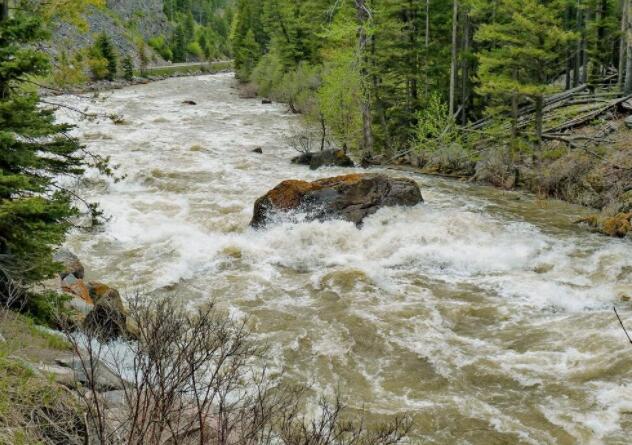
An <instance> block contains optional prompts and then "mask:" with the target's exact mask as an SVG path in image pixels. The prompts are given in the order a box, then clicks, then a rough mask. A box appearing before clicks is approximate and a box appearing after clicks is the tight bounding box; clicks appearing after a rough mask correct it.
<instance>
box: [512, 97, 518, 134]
mask: <svg viewBox="0 0 632 445" xmlns="http://www.w3.org/2000/svg"><path fill="white" fill-rule="evenodd" d="M517 138H518V93H513V94H512V95H511V139H512V140H514V141H515V140H516V139H517Z"/></svg>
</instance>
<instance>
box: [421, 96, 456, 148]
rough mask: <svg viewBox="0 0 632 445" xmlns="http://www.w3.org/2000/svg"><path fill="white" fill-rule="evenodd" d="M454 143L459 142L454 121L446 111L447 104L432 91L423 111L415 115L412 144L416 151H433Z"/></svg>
mask: <svg viewBox="0 0 632 445" xmlns="http://www.w3.org/2000/svg"><path fill="white" fill-rule="evenodd" d="M454 143H457V144H459V143H460V138H459V131H458V127H457V125H456V122H455V121H454V119H453V118H452V117H451V116H450V113H449V112H448V105H447V104H446V103H445V102H444V101H443V99H442V98H441V97H440V96H439V94H437V93H434V94H432V95H431V96H430V99H429V100H428V104H427V106H426V108H425V109H424V111H420V112H419V113H418V115H417V127H416V129H415V142H414V146H415V148H416V150H417V152H421V151H426V152H434V151H436V150H438V149H439V148H442V147H448V146H450V145H451V144H454Z"/></svg>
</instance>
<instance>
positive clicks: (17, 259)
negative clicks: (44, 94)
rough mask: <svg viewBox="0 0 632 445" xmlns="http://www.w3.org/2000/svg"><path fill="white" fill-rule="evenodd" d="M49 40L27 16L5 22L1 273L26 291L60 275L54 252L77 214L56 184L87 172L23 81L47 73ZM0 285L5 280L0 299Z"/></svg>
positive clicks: (1, 27)
mask: <svg viewBox="0 0 632 445" xmlns="http://www.w3.org/2000/svg"><path fill="white" fill-rule="evenodd" d="M45 36H46V35H45V33H44V32H43V30H42V27H41V24H40V22H39V20H38V18H37V16H36V15H35V14H32V13H30V12H22V11H17V12H16V14H15V16H14V17H12V18H8V17H6V16H4V17H3V18H2V20H1V21H0V268H1V269H3V270H5V272H6V270H7V269H8V270H9V271H11V273H14V274H16V275H17V276H18V278H19V280H21V281H23V282H24V283H25V284H26V285H28V284H29V283H32V282H34V281H37V280H40V279H43V278H47V277H50V276H51V275H52V274H53V273H54V272H55V271H56V270H57V267H56V265H55V264H54V263H53V261H52V257H51V253H52V250H53V248H54V247H55V246H57V245H59V244H60V243H61V242H62V241H63V239H64V235H65V233H66V231H67V230H68V229H69V227H70V223H69V218H70V217H72V216H73V215H75V214H76V209H75V208H74V207H73V206H72V203H71V196H70V195H69V193H68V192H65V191H64V190H62V189H60V188H59V186H58V184H57V182H56V179H55V178H56V177H57V176H58V175H61V174H63V175H80V174H81V173H82V172H83V168H84V161H83V159H82V157H81V156H80V155H79V153H80V149H81V147H80V145H79V143H78V142H77V140H75V139H73V138H70V137H68V136H67V132H68V131H69V130H70V128H71V127H70V126H68V125H65V124H57V123H55V118H54V114H53V110H51V109H45V108H41V107H39V106H38V102H39V98H38V96H37V95H36V94H35V93H34V92H32V91H31V90H29V89H26V88H25V82H27V80H26V79H28V78H31V77H37V76H44V75H46V74H47V73H48V70H49V62H48V59H47V57H46V56H45V55H44V54H43V53H42V52H40V51H38V50H36V49H35V43H37V42H38V41H40V40H41V39H43V38H44V37H45ZM3 280H4V281H3ZM3 285H6V277H5V274H0V295H3V291H4V289H3Z"/></svg>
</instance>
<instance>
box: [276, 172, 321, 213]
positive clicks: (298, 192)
mask: <svg viewBox="0 0 632 445" xmlns="http://www.w3.org/2000/svg"><path fill="white" fill-rule="evenodd" d="M313 189H314V184H313V183H311V182H306V181H299V180H296V179H290V180H288V181H283V182H282V183H281V184H279V185H277V186H276V187H275V188H273V189H272V190H270V191H269V192H268V194H267V195H266V196H267V198H268V199H269V200H270V202H271V203H272V204H273V205H274V206H275V207H277V208H279V209H284V210H289V209H294V208H296V207H298V206H299V205H300V203H301V198H302V197H303V196H304V195H305V193H307V192H308V191H310V190H313Z"/></svg>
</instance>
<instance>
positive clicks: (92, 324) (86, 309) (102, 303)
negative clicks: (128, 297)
mask: <svg viewBox="0 0 632 445" xmlns="http://www.w3.org/2000/svg"><path fill="white" fill-rule="evenodd" d="M53 259H54V260H55V261H56V262H58V263H60V264H61V265H62V266H63V270H62V272H60V274H59V277H60V279H61V290H62V292H65V293H66V294H68V295H70V296H71V297H72V300H71V301H70V305H71V306H72V308H73V309H75V310H76V311H78V312H77V319H76V320H74V322H75V323H76V324H79V325H80V327H81V328H82V329H84V330H86V331H90V332H91V333H94V334H96V335H97V336H98V337H100V338H101V339H102V340H111V339H114V338H118V337H129V338H133V337H135V336H136V335H137V330H136V329H135V327H134V326H133V323H132V322H131V320H130V319H129V318H128V310H127V308H126V306H125V302H124V301H123V298H122V297H121V295H120V293H119V291H118V290H116V289H114V288H111V287H110V286H108V285H106V284H103V283H101V282H98V281H88V282H86V281H85V280H84V275H85V269H84V266H83V264H82V263H81V261H80V260H79V258H78V257H77V256H76V255H74V254H73V253H72V252H70V251H69V250H67V249H59V250H58V251H57V252H55V254H54V257H53ZM79 314H81V315H79Z"/></svg>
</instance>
